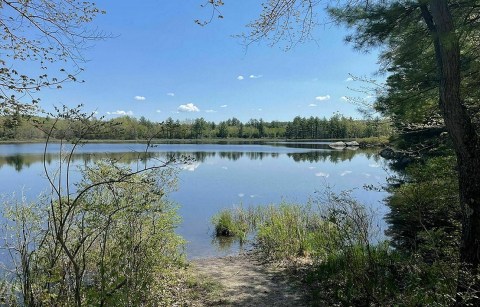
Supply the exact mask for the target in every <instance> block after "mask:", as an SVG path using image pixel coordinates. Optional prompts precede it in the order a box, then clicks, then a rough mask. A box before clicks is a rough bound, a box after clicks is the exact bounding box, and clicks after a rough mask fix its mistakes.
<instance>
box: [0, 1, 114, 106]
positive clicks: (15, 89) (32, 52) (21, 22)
mask: <svg viewBox="0 0 480 307" xmlns="http://www.w3.org/2000/svg"><path fill="white" fill-rule="evenodd" d="M0 10H1V15H0V26H1V28H2V35H1V36H0V51H1V53H2V58H1V59H0V111H1V112H5V111H8V110H10V109H13V110H15V109H18V108H20V109H21V111H24V112H25V111H27V110H31V109H32V107H33V106H35V105H36V104H37V103H38V98H36V97H35V93H36V92H38V91H40V90H41V89H42V88H60V87H61V83H63V82H66V81H78V80H77V76H78V74H79V73H80V72H81V70H82V68H81V67H80V63H82V62H83V61H84V58H83V56H82V51H83V49H84V48H85V47H88V45H89V42H91V41H93V40H98V39H101V38H104V37H105V35H103V34H101V33H98V32H96V31H95V30H93V29H90V28H89V27H88V24H89V23H90V22H91V21H92V20H93V19H94V18H95V17H96V16H97V15H98V14H102V13H104V12H103V11H101V10H99V9H98V8H97V7H96V6H95V4H94V3H91V2H88V1H78V0H29V1H10V0H5V1H1V2H0ZM21 62H25V63H27V64H28V66H29V68H30V69H37V70H38V71H39V72H40V73H36V74H37V75H32V74H33V73H32V72H31V70H30V69H28V70H27V69H26V68H20V67H25V65H22V63H21ZM34 65H36V67H35V66H34ZM62 65H65V66H62ZM25 99H29V100H25Z"/></svg>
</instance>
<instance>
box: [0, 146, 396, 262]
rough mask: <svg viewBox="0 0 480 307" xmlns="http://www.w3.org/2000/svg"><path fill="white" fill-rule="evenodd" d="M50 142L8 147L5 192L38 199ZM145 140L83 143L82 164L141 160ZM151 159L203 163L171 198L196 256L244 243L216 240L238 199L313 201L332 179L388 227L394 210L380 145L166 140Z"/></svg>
mask: <svg viewBox="0 0 480 307" xmlns="http://www.w3.org/2000/svg"><path fill="white" fill-rule="evenodd" d="M43 149H44V145H43V144H13V145H11V144H8V145H6V144H5V145H0V193H2V194H11V193H12V192H14V191H16V192H17V193H18V192H21V191H22V190H23V191H24V193H25V194H26V195H27V197H28V198H29V199H35V198H36V197H37V196H38V195H39V193H41V192H42V191H44V190H45V189H46V188H47V182H46V180H45V178H44V176H43V164H42V162H43ZM58 150H59V145H58V144H53V145H50V148H49V151H48V153H47V157H46V159H47V162H48V163H49V164H50V166H51V167H52V168H53V167H55V165H56V161H58ZM144 150H145V145H143V144H88V145H85V146H83V147H81V148H79V149H78V150H77V151H76V152H77V154H76V155H75V156H74V160H75V164H78V165H80V164H84V163H89V162H90V161H92V160H94V159H98V158H102V157H112V156H113V157H115V158H119V159H122V161H126V162H127V163H133V161H135V160H136V159H137V157H138V156H139V153H140V152H142V151H144ZM149 151H150V152H151V158H155V159H160V160H162V159H164V160H165V159H166V158H167V157H168V156H171V155H188V156H191V157H193V158H195V162H193V163H191V164H189V165H184V166H181V167H180V168H181V170H180V172H179V180H178V182H179V184H178V191H176V192H174V193H172V194H171V195H170V199H172V200H174V201H176V202H177V203H178V204H179V206H180V210H179V211H180V215H181V216H182V218H183V223H182V224H181V225H180V227H179V229H178V232H179V233H180V234H181V235H182V236H183V237H184V238H185V239H186V240H187V241H188V245H187V254H188V256H189V258H198V257H208V256H216V255H222V254H229V253H233V252H235V251H236V250H238V246H235V245H232V246H229V247H228V246H227V248H225V246H223V247H222V248H220V246H219V245H218V243H214V242H213V240H212V236H211V233H212V227H211V225H210V218H211V217H212V215H213V214H215V213H216V212H218V210H220V209H222V208H225V207H232V206H235V205H240V204H241V205H244V206H248V205H264V204H271V203H279V202H281V201H289V202H299V203H305V202H307V201H308V200H309V199H310V198H315V197H317V196H316V195H318V194H317V193H316V192H319V193H321V191H322V190H323V189H325V186H326V185H329V186H330V187H333V189H334V190H336V191H341V190H345V189H349V190H350V189H352V190H353V192H352V193H353V195H354V196H355V197H356V198H357V199H359V200H360V201H362V202H363V203H365V204H366V205H367V206H369V207H370V208H373V209H374V210H375V211H376V212H377V213H378V216H379V218H378V222H379V224H380V227H382V228H384V227H385V225H384V223H383V221H382V218H381V217H383V215H384V214H385V213H386V212H387V211H388V209H387V208H386V207H385V206H384V205H383V204H382V203H381V202H382V199H383V198H385V196H386V194H385V193H383V192H375V191H368V190H366V189H364V188H363V186H365V185H375V186H381V185H384V184H385V182H386V178H387V177H388V176H389V173H388V168H387V165H386V163H385V161H384V160H383V159H382V158H380V157H379V156H378V155H377V154H376V153H375V152H376V151H372V150H370V151H363V150H347V149H346V150H332V149H329V148H328V146H327V145H326V143H312V142H304V143H282V142H278V143H267V144H236V145H235V144H234V145H232V144H225V145H222V144H165V145H158V146H157V147H155V148H152V149H150V150H149Z"/></svg>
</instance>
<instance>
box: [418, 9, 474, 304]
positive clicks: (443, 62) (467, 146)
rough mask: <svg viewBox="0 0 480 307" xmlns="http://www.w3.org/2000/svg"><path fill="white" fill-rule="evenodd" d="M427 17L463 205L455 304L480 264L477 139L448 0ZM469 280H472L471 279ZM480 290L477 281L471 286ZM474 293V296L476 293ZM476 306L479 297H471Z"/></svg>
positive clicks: (461, 302)
mask: <svg viewBox="0 0 480 307" xmlns="http://www.w3.org/2000/svg"><path fill="white" fill-rule="evenodd" d="M429 6H430V13H431V15H430V18H431V19H430V20H428V16H427V15H426V14H425V13H426V12H425V11H423V10H422V13H423V17H424V19H425V21H426V23H427V25H429V28H430V30H431V32H432V37H433V41H434V44H435V55H436V61H437V66H438V74H439V80H440V84H439V85H440V86H439V90H440V93H439V94H440V107H441V109H442V111H443V117H444V120H445V125H446V127H447V130H448V132H449V134H450V137H451V138H452V141H453V146H454V149H455V153H456V156H457V163H458V176H459V189H460V190H459V193H460V204H461V206H462V214H463V220H462V241H461V250H460V261H461V263H463V264H464V265H465V267H464V268H466V269H467V270H468V274H464V273H463V270H460V274H459V280H458V289H457V290H458V291H457V292H458V293H457V303H458V304H463V303H466V302H465V301H463V297H464V294H465V292H466V291H471V290H472V288H470V290H468V289H467V283H468V280H467V278H469V276H468V275H470V277H471V276H472V275H476V274H478V271H479V270H478V269H479V264H480V176H479V175H478V172H479V171H480V141H479V137H478V135H477V133H476V130H475V127H474V125H473V124H472V121H471V117H470V115H469V114H468V112H467V110H466V108H465V106H464V104H463V101H462V97H461V92H460V84H461V74H460V46H459V40H458V37H457V35H456V33H455V28H454V23H453V18H452V16H451V14H450V9H449V6H448V1H447V0H430V3H429ZM470 281H472V280H470ZM473 290H474V291H478V290H480V284H479V282H476V283H475V284H474V287H473ZM477 295H478V294H476V295H475V296H477ZM473 300H475V301H474V302H472V301H468V303H474V304H475V305H477V304H478V303H480V301H479V299H478V298H476V299H473Z"/></svg>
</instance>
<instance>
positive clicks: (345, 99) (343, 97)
mask: <svg viewBox="0 0 480 307" xmlns="http://www.w3.org/2000/svg"><path fill="white" fill-rule="evenodd" d="M340 99H342V100H343V101H348V97H347V96H342V97H340Z"/></svg>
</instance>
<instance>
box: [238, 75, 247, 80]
mask: <svg viewBox="0 0 480 307" xmlns="http://www.w3.org/2000/svg"><path fill="white" fill-rule="evenodd" d="M243 79H245V77H244V76H242V75H240V76H238V77H237V80H243Z"/></svg>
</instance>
